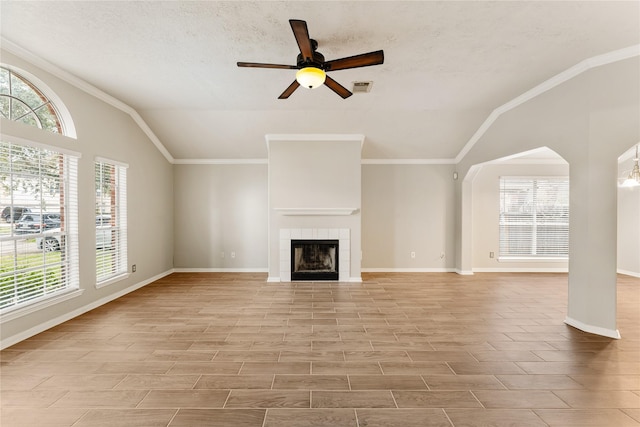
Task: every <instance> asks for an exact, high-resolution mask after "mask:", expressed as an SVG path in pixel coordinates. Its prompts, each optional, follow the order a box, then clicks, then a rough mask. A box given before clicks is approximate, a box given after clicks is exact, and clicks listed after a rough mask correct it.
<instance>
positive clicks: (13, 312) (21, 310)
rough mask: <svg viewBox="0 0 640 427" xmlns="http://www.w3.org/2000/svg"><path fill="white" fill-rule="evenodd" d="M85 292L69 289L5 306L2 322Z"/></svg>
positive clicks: (1, 314)
mask: <svg viewBox="0 0 640 427" xmlns="http://www.w3.org/2000/svg"><path fill="white" fill-rule="evenodd" d="M83 292H84V290H83V289H69V290H66V291H63V292H61V293H59V294H53V295H51V296H45V297H42V298H41V299H39V300H36V301H33V302H31V303H28V304H27V305H24V306H20V307H15V308H14V307H9V308H5V309H4V310H0V319H1V320H0V324H2V323H5V322H10V321H12V320H15V319H17V318H19V317H22V316H26V315H28V314H31V313H35V312H36V311H39V310H44V309H45V308H47V307H51V306H52V305H55V304H60V303H61V302H64V301H68V300H70V299H72V298H76V297H79V296H80V295H82V293H83Z"/></svg>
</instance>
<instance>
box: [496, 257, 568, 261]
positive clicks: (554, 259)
mask: <svg viewBox="0 0 640 427" xmlns="http://www.w3.org/2000/svg"><path fill="white" fill-rule="evenodd" d="M498 262H569V258H543V257H540V258H532V257H499V258H498Z"/></svg>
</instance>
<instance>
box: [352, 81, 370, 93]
mask: <svg viewBox="0 0 640 427" xmlns="http://www.w3.org/2000/svg"><path fill="white" fill-rule="evenodd" d="M372 86H373V82H353V90H352V92H353V93H365V92H371V87H372Z"/></svg>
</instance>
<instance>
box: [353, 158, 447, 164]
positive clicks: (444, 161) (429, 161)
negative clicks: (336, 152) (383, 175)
mask: <svg viewBox="0 0 640 427" xmlns="http://www.w3.org/2000/svg"><path fill="white" fill-rule="evenodd" d="M362 164H363V165H455V164H456V160H455V159H362Z"/></svg>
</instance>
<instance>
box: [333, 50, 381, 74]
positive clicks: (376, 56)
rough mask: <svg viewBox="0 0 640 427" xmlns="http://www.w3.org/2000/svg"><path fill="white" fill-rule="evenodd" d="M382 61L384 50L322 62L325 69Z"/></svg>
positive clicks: (337, 68) (352, 66)
mask: <svg viewBox="0 0 640 427" xmlns="http://www.w3.org/2000/svg"><path fill="white" fill-rule="evenodd" d="M382 63H384V52H383V51H381V50H376V51H375V52H369V53H363V54H361V55H355V56H349V57H347V58H340V59H334V60H333V61H327V62H325V63H324V66H325V69H326V70H327V71H336V70H346V69H347V68H358V67H368V66H370V65H379V64H382Z"/></svg>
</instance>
